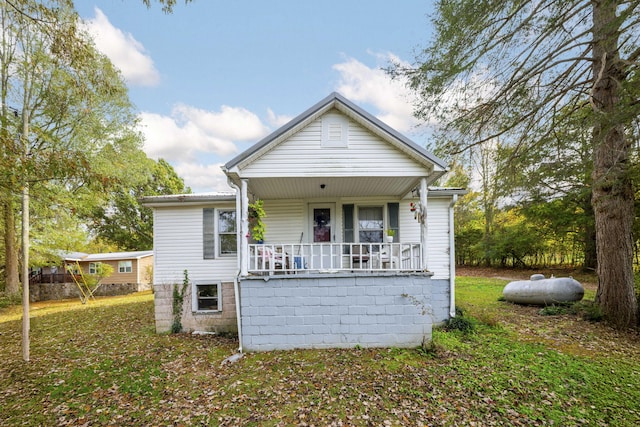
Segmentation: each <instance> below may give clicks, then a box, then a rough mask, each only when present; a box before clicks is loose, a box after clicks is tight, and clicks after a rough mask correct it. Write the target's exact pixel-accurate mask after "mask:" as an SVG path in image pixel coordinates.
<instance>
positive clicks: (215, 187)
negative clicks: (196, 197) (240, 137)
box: [173, 163, 232, 193]
mask: <svg viewBox="0 0 640 427" xmlns="http://www.w3.org/2000/svg"><path fill="white" fill-rule="evenodd" d="M221 166H222V164H220V163H211V164H208V165H203V164H200V163H178V164H176V165H174V166H173V168H174V169H175V171H176V173H177V174H178V175H179V176H180V177H181V178H182V179H184V181H185V184H186V185H187V186H189V187H191V190H192V191H193V192H194V193H208V192H214V191H232V188H231V187H229V185H228V184H227V176H226V175H225V174H224V173H223V172H222V169H221Z"/></svg>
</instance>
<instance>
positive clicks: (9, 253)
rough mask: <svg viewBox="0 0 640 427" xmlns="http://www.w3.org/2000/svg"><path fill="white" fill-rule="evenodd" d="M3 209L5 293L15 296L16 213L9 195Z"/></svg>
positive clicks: (16, 285)
mask: <svg viewBox="0 0 640 427" xmlns="http://www.w3.org/2000/svg"><path fill="white" fill-rule="evenodd" d="M3 208H4V257H5V270H4V280H5V282H4V283H5V292H6V293H7V295H10V296H15V295H18V294H19V293H20V283H19V282H20V281H19V278H18V250H17V245H16V218H15V215H16V212H15V209H14V205H13V201H12V200H11V195H9V196H8V199H7V200H5V202H4V204H3Z"/></svg>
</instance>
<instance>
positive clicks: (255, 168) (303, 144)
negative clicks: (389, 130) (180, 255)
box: [242, 110, 428, 178]
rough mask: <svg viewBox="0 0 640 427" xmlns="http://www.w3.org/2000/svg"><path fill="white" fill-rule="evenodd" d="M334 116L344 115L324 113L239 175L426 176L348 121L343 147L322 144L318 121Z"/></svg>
mask: <svg viewBox="0 0 640 427" xmlns="http://www.w3.org/2000/svg"><path fill="white" fill-rule="evenodd" d="M336 116H337V117H343V118H344V117H346V116H343V115H342V114H341V113H338V112H337V111H336V110H332V111H330V112H328V113H327V114H325V115H324V116H322V117H320V118H319V119H317V120H315V121H313V122H312V123H310V124H309V125H308V126H306V127H305V128H304V129H302V130H301V131H299V132H298V133H296V134H294V135H293V136H291V137H290V138H289V139H288V140H286V141H284V142H282V143H280V144H278V145H277V146H276V147H274V148H273V149H272V150H271V151H269V152H267V153H265V154H264V155H263V156H262V157H261V158H260V160H258V161H254V162H252V164H250V165H249V166H247V167H246V169H244V168H243V170H242V175H243V177H246V178H252V177H264V176H269V177H287V176H288V177H291V176H299V177H305V176H314V177H317V176H330V177H346V176H424V175H428V171H427V170H426V169H425V168H424V167H423V166H422V165H420V164H418V163H417V162H416V161H415V160H413V159H412V158H410V157H409V156H408V155H406V154H405V153H403V152H401V151H400V150H398V149H396V148H395V147H393V146H392V145H390V144H389V143H388V142H386V141H383V140H382V139H380V138H379V137H378V136H376V135H374V134H373V133H371V132H370V131H368V130H367V129H365V128H363V127H362V126H360V125H359V124H357V123H356V122H354V121H352V120H349V121H348V140H347V146H346V147H339V146H326V145H325V146H323V144H322V121H323V120H327V119H332V118H335V117H336Z"/></svg>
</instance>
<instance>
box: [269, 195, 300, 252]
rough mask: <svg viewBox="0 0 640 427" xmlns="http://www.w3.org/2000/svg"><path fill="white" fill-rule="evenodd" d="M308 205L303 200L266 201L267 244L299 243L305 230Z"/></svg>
mask: <svg viewBox="0 0 640 427" xmlns="http://www.w3.org/2000/svg"><path fill="white" fill-rule="evenodd" d="M306 206H307V205H306V203H305V202H304V201H302V200H265V202H264V210H265V212H266V213H267V216H266V217H265V218H264V224H265V228H266V233H265V242H266V243H272V244H278V243H298V242H300V234H301V233H303V232H304V234H305V235H306V234H307V233H306V229H305V224H306V221H305V216H306V211H307V208H306Z"/></svg>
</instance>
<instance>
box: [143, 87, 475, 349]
mask: <svg viewBox="0 0 640 427" xmlns="http://www.w3.org/2000/svg"><path fill="white" fill-rule="evenodd" d="M223 171H224V172H225V174H226V175H227V177H228V179H229V183H230V184H231V185H232V187H234V188H235V192H233V193H215V194H209V195H206V194H200V195H179V196H159V197H148V198H145V200H144V203H145V204H146V205H147V206H151V207H153V208H154V209H155V213H154V250H155V268H154V275H155V277H154V283H155V289H156V328H157V330H158V331H159V332H161V331H166V330H169V329H170V328H171V327H172V325H175V324H176V320H180V323H181V325H182V327H183V328H184V329H187V330H215V331H223V330H224V331H234V332H237V333H238V334H239V340H240V347H241V349H243V348H244V349H247V350H270V349H279V348H284V349H288V348H320V347H322V348H324V347H345V346H354V345H360V346H391V345H392V346H414V345H419V344H421V343H422V342H423V341H424V340H428V339H430V337H431V327H432V325H433V324H434V323H439V322H442V321H445V320H446V319H447V318H448V317H449V316H453V315H454V314H455V312H454V290H453V283H454V277H455V270H454V266H453V264H452V262H453V261H452V260H453V259H454V257H453V250H454V245H453V204H454V203H455V200H456V198H457V197H458V195H459V194H463V193H464V190H462V189H450V188H437V187H431V185H432V184H433V183H434V182H435V181H436V180H437V179H438V178H439V177H441V176H442V175H443V174H444V173H445V172H446V165H445V164H444V162H442V160H440V159H438V158H437V157H436V156H434V155H433V154H432V153H430V152H428V151H427V150H425V149H424V148H422V147H420V146H418V145H417V144H415V143H414V142H412V141H411V140H409V139H408V138H406V137H405V136H403V135H401V134H400V133H398V132H397V131H395V130H393V129H392V128H390V127H388V126H387V125H385V124H384V123H382V122H381V121H379V120H378V119H376V118H375V117H373V116H371V115H370V114H368V113H367V112H365V111H364V110H362V109H360V108H359V107H358V106H356V105H354V104H353V103H351V102H350V101H348V100H346V99H345V98H344V97H342V96H341V95H339V94H337V93H333V94H331V95H330V96H328V97H327V98H325V99H324V100H322V101H320V102H319V103H317V104H316V105H314V106H313V107H311V108H310V109H309V110H307V111H305V112H304V113H302V114H301V115H299V116H298V117H296V118H295V119H293V120H292V121H291V122H290V123H288V124H287V125H285V126H283V127H282V128H280V129H278V130H277V131H275V132H274V133H272V134H271V135H269V136H268V137H267V138H265V139H263V140H261V141H259V142H257V143H256V144H255V145H254V146H253V147H251V148H250V149H248V150H247V151H246V152H244V153H242V154H240V155H239V156H237V157H236V158H234V159H232V160H230V161H229V162H228V163H227V164H226V165H225V166H224V167H223ZM256 201H261V202H262V204H263V208H264V212H265V213H266V216H265V217H264V218H262V219H261V221H262V222H263V223H264V226H265V234H264V240H263V241H260V242H257V241H254V240H253V239H252V236H251V229H252V227H253V225H254V224H253V222H252V221H253V220H252V219H251V215H250V212H251V203H253V202H256ZM389 230H392V232H393V234H394V236H393V237H387V234H388V231H389ZM183 282H184V283H187V285H184V286H183V285H181V284H182V283H183ZM174 289H177V290H178V291H180V292H182V289H184V292H185V298H184V299H185V301H186V303H185V306H184V309H183V310H182V315H181V318H180V319H176V318H175V317H176V315H175V313H174V311H173V309H172V301H173V298H174V297H173V295H174V294H175V292H176V291H174Z"/></svg>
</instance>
